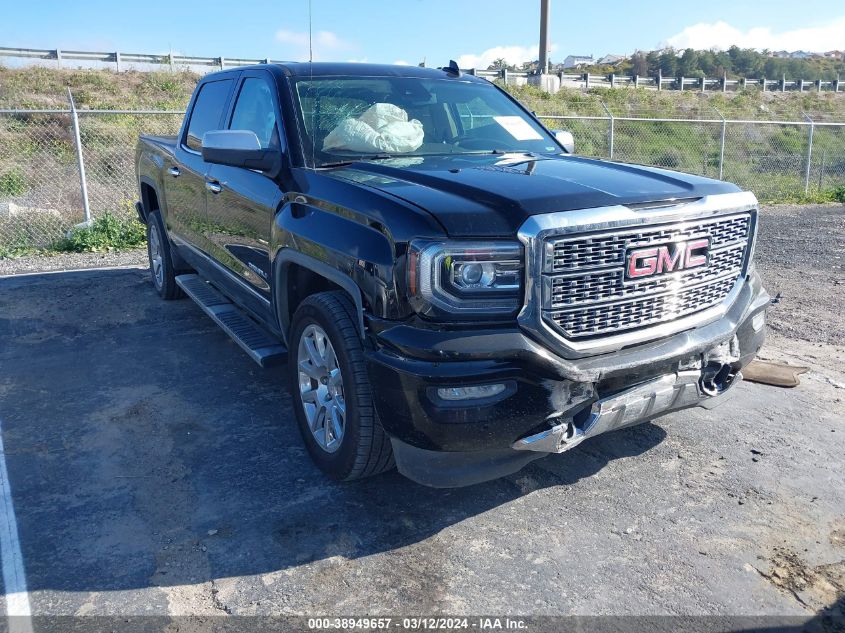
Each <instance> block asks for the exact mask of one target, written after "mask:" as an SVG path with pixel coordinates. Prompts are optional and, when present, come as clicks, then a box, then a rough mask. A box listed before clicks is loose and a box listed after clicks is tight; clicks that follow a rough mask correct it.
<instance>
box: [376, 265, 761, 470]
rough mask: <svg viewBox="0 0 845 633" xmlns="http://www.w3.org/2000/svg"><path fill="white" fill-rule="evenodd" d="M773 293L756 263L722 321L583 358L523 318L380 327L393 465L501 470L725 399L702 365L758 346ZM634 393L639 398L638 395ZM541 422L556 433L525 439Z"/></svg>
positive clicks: (746, 358)
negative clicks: (458, 394) (708, 389)
mask: <svg viewBox="0 0 845 633" xmlns="http://www.w3.org/2000/svg"><path fill="white" fill-rule="evenodd" d="M768 303H769V296H768V294H767V293H766V292H765V290H764V289H763V288H762V285H761V282H760V279H759V277H758V276H757V275H756V273H754V272H752V273H751V274H750V275H749V276H748V278H746V280H745V282H744V283H743V284H742V287H741V289H740V292H739V295H738V298H737V300H736V301H735V302H734V303H733V304H732V305H731V307H730V308H729V309H728V311H727V312H726V313H725V315H724V316H723V317H722V318H720V319H718V320H717V321H714V322H712V323H709V324H706V325H704V326H700V327H698V328H696V329H694V330H688V331H685V332H680V333H678V334H675V335H673V336H670V337H667V338H665V339H659V340H656V341H652V342H650V343H644V344H640V345H637V346H634V347H630V348H626V349H622V350H619V351H616V352H613V353H608V354H602V355H598V356H589V357H584V358H575V359H566V358H562V357H560V356H557V355H556V354H554V353H552V352H551V351H550V350H548V349H547V348H545V347H543V346H541V345H540V344H538V343H537V342H536V341H534V340H533V339H532V338H529V337H528V336H527V335H526V334H524V333H523V332H522V331H521V330H519V329H517V328H502V329H498V330H496V329H486V330H468V329H464V330H460V331H444V330H433V329H423V328H419V327H411V326H409V325H404V324H403V325H393V326H390V327H380V328H376V329H377V330H378V331H379V333H378V334H377V336H376V338H375V341H374V343H375V344H374V346H373V347H374V349H372V350H371V351H370V352H369V354H368V367H369V372H370V380H371V382H372V384H373V385H374V386H375V387H376V388H375V389H374V399H375V404H376V409H377V411H378V414H379V417H380V419H381V422H382V424H383V425H384V427H385V430H386V431H387V432H388V434H389V435H390V437H391V440H392V442H393V446H394V453H395V455H396V461H397V466H398V468H399V470H400V472H402V473H403V474H405V475H406V476H408V477H409V478H411V479H413V480H415V481H418V482H420V483H424V484H428V485H434V486H460V485H466V484H468V483H476V482H478V481H484V480H487V479H492V478H495V477H500V476H502V475H505V474H508V473H510V472H515V471H516V470H519V469H520V468H522V467H523V466H524V465H525V464H526V463H528V462H529V461H531V460H532V459H536V458H537V457H542V456H544V455H546V454H548V453H551V452H558V451H559V450H568V449H569V448H572V447H573V446H574V445H575V444H576V443H580V442H581V441H583V440H584V439H586V438H587V437H593V436H595V435H598V434H600V433H604V432H607V431H610V430H613V429H615V428H621V427H622V426H629V425H631V424H636V423H638V422H642V421H645V420H648V419H653V418H654V417H657V416H658V415H663V414H665V413H669V412H671V411H677V410H679V409H683V408H686V407H690V406H696V405H702V404H705V405H706V404H707V403H710V402H713V403H715V402H716V401H718V400H722V399H723V398H725V396H718V397H716V398H713V397H712V396H710V395H708V394H707V393H705V392H704V391H703V390H702V388H701V386H700V384H699V379H700V377H701V373H702V371H703V369H704V368H705V367H706V366H708V364H712V363H713V362H720V363H722V364H729V365H730V367H731V368H732V370H731V371H732V372H733V373H734V374H735V373H738V372H739V371H740V370H741V368H742V367H743V366H745V365H746V364H747V363H749V362H750V361H751V360H752V359H753V358H754V356H755V355H756V354H757V352H758V350H759V349H760V347H761V346H762V344H763V339H764V329H763V328H755V327H753V322H754V321H755V319H754V317H755V316H756V315H758V314H761V313H763V312H764V311H765V309H766V307H767V306H768ZM757 321H759V319H757ZM381 325H383V324H381ZM726 346H727V347H729V348H730V350H731V352H730V354H728V355H725V353H724V350H725V348H726ZM498 382H503V383H507V384H508V385H509V388H508V389H507V390H506V392H505V393H504V394H503V397H502V398H500V399H493V400H491V401H484V402H481V403H473V402H472V401H467V402H466V403H465V405H464V406H460V405H459V406H455V404H453V403H452V404H448V405H447V404H446V403H443V402H442V401H438V399H437V398H435V397H432V394H433V393H436V389H437V388H438V387H448V386H466V385H476V384H491V383H498ZM670 383H671V388H670ZM644 385H649V386H644ZM632 386H637V387H632ZM640 387H642V389H641V390H640V391H637V389H638V388H640ZM649 390H652V392H650V393H652V395H648V392H649ZM670 391H671V394H670ZM626 392H630V393H628V396H627V397H626V396H625V394H626ZM579 394H580V395H579ZM584 394H586V395H587V397H584ZM655 394H656V395H655ZM576 395H579V397H578V398H576V397H575V396H576ZM636 397H638V398H639V400H641V401H642V402H639V404H637V405H634V404H633V399H635V398H636ZM579 398H580V399H579ZM622 401H625V402H627V403H628V404H627V405H626V406H625V409H626V412H624V413H623V414H620V415H611V412H612V411H617V414H618V409H619V406H618V405H619V403H620V402H622ZM649 403H650V404H649ZM596 407H598V413H597V414H595V415H594V413H595V412H594V411H593V409H594V408H596ZM579 416H580V417H579ZM550 420H551V421H550ZM573 420H574V422H573ZM557 426H560V428H559V429H557V430H554V429H555V427H557ZM543 433H546V434H547V435H546V436H544V437H546V438H552V439H546V440H545V441H544V442H543V443H542V444H538V445H535V448H534V449H532V450H524V449H525V448H527V446H526V444H530V443H532V442H526V440H528V439H529V438H531V437H532V436H536V435H538V434H543ZM535 441H538V440H535ZM520 442H522V444H520ZM538 448H539V449H540V450H537V449H538ZM546 449H548V450H546Z"/></svg>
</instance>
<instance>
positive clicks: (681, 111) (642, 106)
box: [0, 66, 845, 121]
mask: <svg viewBox="0 0 845 633" xmlns="http://www.w3.org/2000/svg"><path fill="white" fill-rule="evenodd" d="M198 78H199V75H197V74H196V73H193V72H188V71H177V72H169V71H157V72H139V71H128V72H123V73H119V74H118V73H115V72H113V71H111V70H91V69H88V70H70V69H68V70H59V69H52V68H44V67H36V66H31V67H27V68H15V69H12V68H3V67H2V66H0V108H24V109H25V108H64V107H66V106H67V96H66V93H67V87H68V86H70V88H71V90H72V92H73V95H74V98H75V99H76V103H77V105H78V106H79V107H80V108H90V109H106V110H115V109H152V110H159V109H161V110H169V109H176V110H178V109H182V108H184V107H185V105H186V104H187V102H188V99H189V98H190V95H191V91H192V90H193V88H194V85H196V82H197V79H198ZM508 89H509V90H510V91H511V92H512V93H513V94H514V95H515V96H516V97H517V98H519V99H520V100H521V101H523V102H524V103H525V104H526V105H527V106H529V107H530V108H531V109H532V110H534V111H536V112H537V113H539V114H572V115H585V116H586V115H596V116H602V115H604V114H605V112H604V109H603V108H602V106H601V101H604V102H605V103H606V104H607V105H608V107H610V109H611V111H612V112H613V113H614V114H615V115H617V116H646V117H647V116H680V117H683V118H696V117H701V118H713V117H714V116H715V112H714V111H713V108H714V107H715V108H718V109H719V111H720V112H722V114H724V115H725V116H726V117H728V118H750V119H777V118H784V119H789V120H795V119H801V118H802V115H801V113H802V111H803V112H808V113H810V114H811V115H812V116H814V118H815V117H816V116H818V117H820V118H821V119H823V120H825V119H826V120H840V121H845V93H839V94H833V93H830V92H825V93H821V94H818V93H814V92H813V93H811V92H805V93H803V94H798V93H795V92H787V93H777V92H766V93H761V92H760V91H759V90H757V89H748V90H746V91H743V92H736V93H725V94H723V93H712V92H711V93H706V94H703V95H702V94H700V93H698V92H694V91H689V92H677V91H669V90H667V91H662V92H656V91H654V90H645V89H641V90H634V89H627V88H623V89H615V90H610V89H606V88H595V89H592V90H590V91H589V92H586V93H585V92H583V91H580V90H563V91H561V92H559V93H558V94H556V95H550V94H546V93H543V92H541V91H540V90H537V89H535V88H532V87H528V86H523V87H515V86H509V87H508Z"/></svg>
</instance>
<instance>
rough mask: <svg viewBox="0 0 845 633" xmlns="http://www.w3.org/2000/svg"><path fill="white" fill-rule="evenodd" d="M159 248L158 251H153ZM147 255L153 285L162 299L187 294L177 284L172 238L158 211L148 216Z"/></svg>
mask: <svg viewBox="0 0 845 633" xmlns="http://www.w3.org/2000/svg"><path fill="white" fill-rule="evenodd" d="M156 248H158V253H157V254H156V253H154V252H153V251H154V250H155V249H156ZM147 257H148V258H149V261H150V276H151V277H152V280H153V286H154V287H155V289H156V292H158V294H159V296H160V297H161V298H162V299H167V300H171V299H181V298H182V297H184V296H185V293H184V292H182V289H181V288H180V287H179V286H178V285H177V284H176V270H175V269H174V267H173V257H172V256H171V252H170V240H169V239H168V238H167V231H166V230H165V228H164V222H163V221H162V219H161V214H160V213H159V212H158V211H153V212H152V213H150V214H149V215H148V216H147Z"/></svg>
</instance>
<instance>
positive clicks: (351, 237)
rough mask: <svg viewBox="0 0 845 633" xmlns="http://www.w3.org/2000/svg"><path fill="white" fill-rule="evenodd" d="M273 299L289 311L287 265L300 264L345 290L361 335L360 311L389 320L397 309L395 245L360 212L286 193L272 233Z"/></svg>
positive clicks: (279, 306) (362, 319)
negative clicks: (350, 297) (352, 304)
mask: <svg viewBox="0 0 845 633" xmlns="http://www.w3.org/2000/svg"><path fill="white" fill-rule="evenodd" d="M271 245H272V251H271V252H272V257H273V261H274V267H273V271H274V279H276V280H277V282H278V285H277V292H276V301H277V304H278V305H277V309H278V310H279V314H280V315H281V316H280V320H281V321H282V322H281V325H282V328H283V329H284V330H286V329H287V327H288V325H289V324H288V323H285V322H284V320H282V317H284V315H286V314H288V311H287V309H286V308H287V306H286V305H284V303H285V302H286V301H287V292H286V290H287V285H286V284H287V275H286V274H285V268H286V267H287V266H289V265H291V264H298V265H300V266H303V267H305V268H308V269H310V270H312V271H314V272H315V273H317V274H320V275H321V276H323V277H325V278H326V279H329V280H330V281H332V282H333V283H336V284H337V285H338V286H340V287H341V288H344V289H345V290H347V291H348V292H349V294H350V295H351V296H352V298H353V300H354V301H355V302H356V307H357V308H358V312H359V315H360V316H359V321H360V323H359V325H360V327H361V333H362V335H363V332H364V317H363V314H364V312H365V311H366V312H369V313H371V314H373V315H375V316H378V317H380V318H390V317H391V316H392V315H395V313H396V311H397V309H398V308H397V306H398V302H397V296H398V291H397V288H396V285H395V278H396V275H395V267H396V265H397V260H396V257H395V254H394V253H395V250H394V244H393V242H392V240H391V238H390V237H389V235H388V234H386V231H385V230H384V229H383V228H382V227H381V226H380V225H377V224H375V225H374V224H373V223H370V222H369V221H368V220H367V218H366V217H365V216H363V215H360V214H356V213H354V212H352V211H349V210H346V209H343V208H340V207H337V206H336V205H330V204H328V203H324V202H321V201H318V200H314V199H308V198H306V197H305V196H303V195H301V194H296V195H294V196H287V197H286V199H285V201H284V203H283V205H282V207H281V208H280V210H279V212H278V213H277V214H276V218H275V220H274V222H273V230H272V235H271Z"/></svg>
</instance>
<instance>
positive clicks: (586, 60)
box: [563, 55, 596, 68]
mask: <svg viewBox="0 0 845 633" xmlns="http://www.w3.org/2000/svg"><path fill="white" fill-rule="evenodd" d="M595 63H596V62H595V60H594V59H593V56H592V55H590V56H589V57H587V56H586V55H567V56H566V59H564V60H563V67H564V68H577V67H578V66H589V65H591V64H595Z"/></svg>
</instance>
